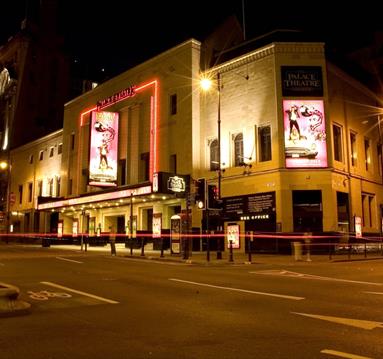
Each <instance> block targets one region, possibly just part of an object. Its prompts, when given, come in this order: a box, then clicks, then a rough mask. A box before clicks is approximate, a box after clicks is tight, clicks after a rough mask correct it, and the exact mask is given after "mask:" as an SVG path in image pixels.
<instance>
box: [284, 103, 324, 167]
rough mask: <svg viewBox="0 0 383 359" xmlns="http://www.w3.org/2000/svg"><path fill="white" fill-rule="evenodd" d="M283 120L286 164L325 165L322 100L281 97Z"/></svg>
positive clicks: (300, 165) (289, 165)
mask: <svg viewBox="0 0 383 359" xmlns="http://www.w3.org/2000/svg"><path fill="white" fill-rule="evenodd" d="M283 121H284V131H285V158H286V167H288V168H301V167H303V168H304V167H306V168H307V167H308V168H317V167H327V148H326V126H325V116H324V106H323V101H322V100H284V101H283Z"/></svg>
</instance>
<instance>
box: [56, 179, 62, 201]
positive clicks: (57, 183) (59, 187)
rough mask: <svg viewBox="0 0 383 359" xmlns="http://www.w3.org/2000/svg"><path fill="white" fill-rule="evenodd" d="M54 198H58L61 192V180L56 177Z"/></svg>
mask: <svg viewBox="0 0 383 359" xmlns="http://www.w3.org/2000/svg"><path fill="white" fill-rule="evenodd" d="M56 181H57V182H56V197H60V192H61V178H60V177H56Z"/></svg>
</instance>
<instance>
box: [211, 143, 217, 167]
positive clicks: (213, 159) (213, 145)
mask: <svg viewBox="0 0 383 359" xmlns="http://www.w3.org/2000/svg"><path fill="white" fill-rule="evenodd" d="M218 151H219V148H218V140H217V139H215V140H213V141H212V142H211V144H210V171H217V170H219V152H218Z"/></svg>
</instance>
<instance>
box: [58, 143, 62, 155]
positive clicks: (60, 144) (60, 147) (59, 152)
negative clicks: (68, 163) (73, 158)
mask: <svg viewBox="0 0 383 359" xmlns="http://www.w3.org/2000/svg"><path fill="white" fill-rule="evenodd" d="M62 152H63V144H62V143H59V146H58V148H57V154H58V155H61V154H62Z"/></svg>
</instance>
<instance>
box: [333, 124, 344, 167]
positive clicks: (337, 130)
mask: <svg viewBox="0 0 383 359" xmlns="http://www.w3.org/2000/svg"><path fill="white" fill-rule="evenodd" d="M332 132H333V136H334V137H333V141H334V142H333V145H334V160H335V161H339V162H342V128H341V127H340V126H338V125H333V126H332Z"/></svg>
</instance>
